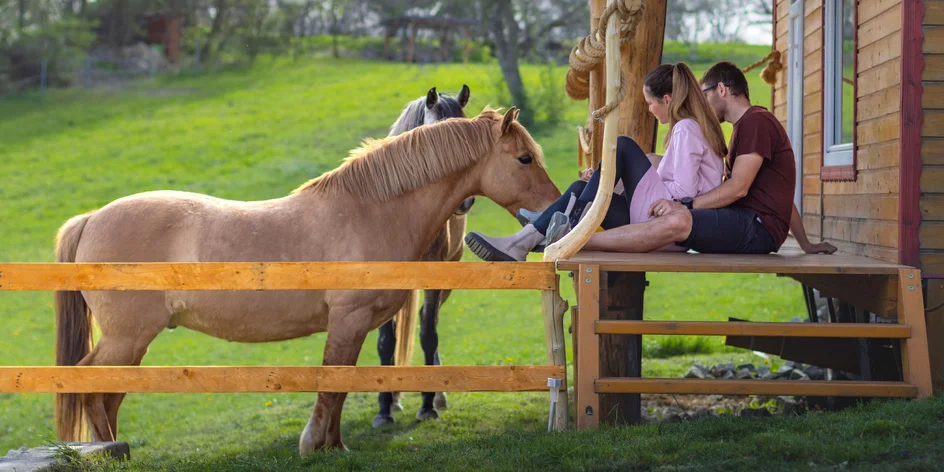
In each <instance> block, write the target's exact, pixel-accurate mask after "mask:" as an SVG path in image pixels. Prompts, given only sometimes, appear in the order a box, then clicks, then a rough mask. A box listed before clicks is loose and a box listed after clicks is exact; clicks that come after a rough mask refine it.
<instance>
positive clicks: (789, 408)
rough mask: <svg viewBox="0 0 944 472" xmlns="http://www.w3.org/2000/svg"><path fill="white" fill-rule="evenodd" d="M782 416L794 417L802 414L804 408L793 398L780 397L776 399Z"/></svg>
mask: <svg viewBox="0 0 944 472" xmlns="http://www.w3.org/2000/svg"><path fill="white" fill-rule="evenodd" d="M774 400H775V401H776V402H777V406H778V407H779V408H780V414H781V415H782V416H794V415H798V414H800V413H802V411H803V408H802V406H801V405H800V402H798V401H797V400H796V399H794V398H793V397H785V396H779V397H776V398H775V399H774Z"/></svg>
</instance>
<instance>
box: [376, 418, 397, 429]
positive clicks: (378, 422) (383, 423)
mask: <svg viewBox="0 0 944 472" xmlns="http://www.w3.org/2000/svg"><path fill="white" fill-rule="evenodd" d="M393 423H396V421H393V417H392V416H387V415H377V416H375V417H374V422H373V423H372V426H373V427H374V428H382V427H384V426H387V425H388V424H393Z"/></svg>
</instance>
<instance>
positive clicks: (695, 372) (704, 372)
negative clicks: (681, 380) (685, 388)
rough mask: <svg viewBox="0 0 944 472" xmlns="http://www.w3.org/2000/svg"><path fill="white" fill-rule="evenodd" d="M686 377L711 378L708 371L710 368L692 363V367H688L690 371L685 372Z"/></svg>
mask: <svg viewBox="0 0 944 472" xmlns="http://www.w3.org/2000/svg"><path fill="white" fill-rule="evenodd" d="M685 378H686V379H706V378H711V374H709V373H708V369H707V368H705V366H703V365H701V364H699V363H697V362H696V363H694V364H692V367H691V369H688V372H687V373H686V374H685Z"/></svg>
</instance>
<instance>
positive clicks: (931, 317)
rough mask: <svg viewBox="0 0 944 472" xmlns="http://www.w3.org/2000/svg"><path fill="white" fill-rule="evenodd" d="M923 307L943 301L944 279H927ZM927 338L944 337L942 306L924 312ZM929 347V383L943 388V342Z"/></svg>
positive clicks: (936, 304)
mask: <svg viewBox="0 0 944 472" xmlns="http://www.w3.org/2000/svg"><path fill="white" fill-rule="evenodd" d="M925 296H926V297H927V303H925V304H924V306H925V307H928V309H930V308H935V307H937V306H938V305H940V304H942V303H944V280H937V279H935V280H928V291H927V293H926V294H925ZM925 318H926V320H927V321H926V322H927V327H928V339H944V308H938V309H937V310H934V311H932V312H930V313H926V314H925ZM928 348H929V349H930V352H929V353H928V354H929V357H930V360H931V385H932V386H933V387H934V390H935V391H941V390H944V343H941V342H936V343H934V345H933V346H928Z"/></svg>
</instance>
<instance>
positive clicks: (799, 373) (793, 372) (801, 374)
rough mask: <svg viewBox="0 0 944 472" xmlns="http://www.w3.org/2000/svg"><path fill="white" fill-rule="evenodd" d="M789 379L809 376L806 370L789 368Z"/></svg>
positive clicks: (800, 378)
mask: <svg viewBox="0 0 944 472" xmlns="http://www.w3.org/2000/svg"><path fill="white" fill-rule="evenodd" d="M790 380H810V376H808V375H806V372H803V371H802V370H798V369H797V370H791V371H790Z"/></svg>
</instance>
